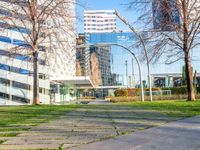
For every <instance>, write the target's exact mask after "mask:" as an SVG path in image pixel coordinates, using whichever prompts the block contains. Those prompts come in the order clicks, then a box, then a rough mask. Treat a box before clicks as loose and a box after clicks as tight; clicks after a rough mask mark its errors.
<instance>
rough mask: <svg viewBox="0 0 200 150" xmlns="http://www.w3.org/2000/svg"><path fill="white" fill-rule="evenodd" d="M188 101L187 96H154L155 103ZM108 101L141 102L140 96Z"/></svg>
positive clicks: (147, 99)
mask: <svg viewBox="0 0 200 150" xmlns="http://www.w3.org/2000/svg"><path fill="white" fill-rule="evenodd" d="M184 99H185V100H186V99H187V95H161V96H153V100H154V101H159V100H184ZM196 99H200V94H198V95H196ZM107 100H108V101H110V102H113V103H118V102H138V101H141V97H140V96H134V97H109V98H107ZM149 100H150V97H149V96H145V101H149Z"/></svg>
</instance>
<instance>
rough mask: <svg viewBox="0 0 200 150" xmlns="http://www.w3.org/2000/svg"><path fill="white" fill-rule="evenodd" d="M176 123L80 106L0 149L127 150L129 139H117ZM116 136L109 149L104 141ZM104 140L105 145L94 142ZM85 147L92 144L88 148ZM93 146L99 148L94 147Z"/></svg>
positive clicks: (114, 108) (153, 114) (152, 114)
mask: <svg viewBox="0 0 200 150" xmlns="http://www.w3.org/2000/svg"><path fill="white" fill-rule="evenodd" d="M176 119H179V118H174V117H173V116H171V117H169V116H166V115H164V114H161V113H160V112H157V111H152V110H143V109H137V108H134V109H133V108H131V107H128V106H124V105H82V106H81V108H79V109H77V110H75V111H72V112H70V113H66V114H64V115H63V116H61V117H59V118H57V119H56V120H52V121H50V122H48V123H43V124H40V125H38V126H35V127H32V128H31V129H30V130H28V131H24V132H22V133H21V134H18V135H17V136H16V137H11V138H10V137H0V140H6V141H5V142H3V143H2V144H0V149H3V150H5V149H6V150H7V149H20V150H21V149H71V148H73V147H80V148H79V149H93V150H95V149H98V148H99V149H100V148H101V147H102V148H101V149H110V148H111V149H112V148H115V145H116V146H118V145H121V146H122V147H123V148H122V147H121V148H120V147H118V149H119V148H120V149H121V150H124V149H126V148H128V147H125V146H130V145H128V144H127V141H124V140H125V139H127V140H128V139H129V138H128V137H127V136H124V137H120V136H121V135H124V134H130V133H133V132H137V131H140V130H144V129H148V128H151V127H155V126H159V125H161V124H165V123H167V122H169V121H173V120H176ZM136 134H137V133H136ZM133 135H134V134H133ZM118 136H119V140H117V139H114V140H113V141H112V140H111V142H114V143H115V142H116V144H115V145H112V143H110V140H108V139H110V138H114V137H118ZM130 136H132V135H130ZM145 138H146V137H145ZM120 139H121V140H120ZM104 140H105V143H104V142H102V143H101V142H100V143H99V142H98V141H104ZM106 140H108V141H106ZM130 140H131V141H129V142H128V143H130V144H132V143H133V142H132V141H134V139H131V138H130ZM137 141H138V142H139V143H141V142H142V141H145V142H146V140H145V139H144V140H141V139H136V141H134V143H135V142H136V143H137ZM95 142H97V143H95ZM89 143H94V144H92V145H90V144H89ZM87 144H88V145H87ZM96 144H97V145H100V146H97V147H96ZM102 144H103V145H102ZM83 145H86V147H85V146H83ZM82 146H83V147H82ZM104 146H106V147H104ZM94 147H95V148H94ZM115 149H116V148H115Z"/></svg>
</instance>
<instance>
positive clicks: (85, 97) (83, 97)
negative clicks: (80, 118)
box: [79, 96, 96, 100]
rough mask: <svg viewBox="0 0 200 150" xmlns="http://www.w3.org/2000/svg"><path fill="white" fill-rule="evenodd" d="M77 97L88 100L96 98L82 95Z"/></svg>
mask: <svg viewBox="0 0 200 150" xmlns="http://www.w3.org/2000/svg"><path fill="white" fill-rule="evenodd" d="M79 99H81V100H82V99H83V100H84V99H87V100H89V99H96V97H93V96H82V97H80V98H79Z"/></svg>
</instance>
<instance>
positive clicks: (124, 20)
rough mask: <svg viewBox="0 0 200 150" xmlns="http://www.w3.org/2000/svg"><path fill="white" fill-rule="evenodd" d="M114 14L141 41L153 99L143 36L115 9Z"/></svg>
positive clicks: (150, 88)
mask: <svg viewBox="0 0 200 150" xmlns="http://www.w3.org/2000/svg"><path fill="white" fill-rule="evenodd" d="M115 14H116V16H117V17H118V18H119V19H120V20H121V21H122V22H123V23H124V24H126V25H127V26H128V27H129V29H131V31H133V33H134V34H135V35H136V37H137V38H138V39H139V40H140V42H141V43H142V46H143V49H144V52H145V57H146V60H147V68H148V82H149V93H150V101H153V96H152V86H151V76H150V74H151V73H150V65H149V59H148V55H147V48H146V46H145V42H144V40H143V38H142V37H141V35H140V34H138V33H137V31H136V30H135V28H134V27H133V26H132V25H131V24H130V23H129V22H128V21H127V20H126V19H125V18H124V17H123V16H122V15H121V14H120V13H119V12H118V11H116V10H115Z"/></svg>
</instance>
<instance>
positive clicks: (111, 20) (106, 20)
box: [84, 19, 116, 22]
mask: <svg viewBox="0 0 200 150" xmlns="http://www.w3.org/2000/svg"><path fill="white" fill-rule="evenodd" d="M86 21H87V22H116V20H115V19H105V20H84V22H86Z"/></svg>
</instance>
